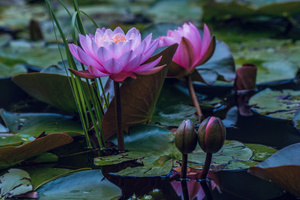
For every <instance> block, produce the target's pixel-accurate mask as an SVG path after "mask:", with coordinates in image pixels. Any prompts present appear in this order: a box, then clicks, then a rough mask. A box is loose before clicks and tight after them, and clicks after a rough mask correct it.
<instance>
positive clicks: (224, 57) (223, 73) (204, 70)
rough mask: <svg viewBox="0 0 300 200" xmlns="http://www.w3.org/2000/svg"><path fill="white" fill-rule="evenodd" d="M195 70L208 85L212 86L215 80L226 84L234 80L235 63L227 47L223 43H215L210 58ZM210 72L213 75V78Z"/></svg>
mask: <svg viewBox="0 0 300 200" xmlns="http://www.w3.org/2000/svg"><path fill="white" fill-rule="evenodd" d="M196 69H197V71H198V72H199V74H201V76H202V78H203V79H204V80H205V81H206V82H207V83H209V84H214V83H215V81H216V80H217V79H218V80H222V81H227V82H230V81H233V80H234V79H235V63H234V60H233V57H232V54H231V52H230V50H229V47H228V46H227V44H226V43H224V42H219V41H217V43H216V49H215V52H214V54H213V55H212V57H211V58H210V59H209V60H208V61H207V62H206V63H204V64H203V65H201V66H198V67H196ZM212 71H213V72H214V73H215V74H213V76H212V73H213V72H212ZM212 77H213V78H212Z"/></svg>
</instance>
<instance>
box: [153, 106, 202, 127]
mask: <svg viewBox="0 0 300 200" xmlns="http://www.w3.org/2000/svg"><path fill="white" fill-rule="evenodd" d="M155 110H156V112H155V113H154V114H153V118H152V123H159V124H160V125H165V126H176V127H177V126H178V125H179V124H180V123H181V122H182V120H184V119H190V120H192V121H193V122H194V123H196V122H197V117H196V116H195V115H194V113H195V112H196V108H195V107H193V106H189V105H183V104H177V105H170V106H168V107H165V108H164V109H155Z"/></svg>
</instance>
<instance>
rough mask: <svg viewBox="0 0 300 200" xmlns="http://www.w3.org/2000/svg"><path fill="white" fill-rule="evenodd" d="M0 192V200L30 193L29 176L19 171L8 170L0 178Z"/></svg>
mask: <svg viewBox="0 0 300 200" xmlns="http://www.w3.org/2000/svg"><path fill="white" fill-rule="evenodd" d="M0 191H1V194H0V195H1V196H0V198H1V199H6V198H8V197H11V196H14V195H19V194H25V193H27V192H30V191H32V185H31V182H30V176H29V174H28V173H27V172H26V171H24V170H21V169H10V170H8V173H6V174H4V175H3V176H1V177H0Z"/></svg>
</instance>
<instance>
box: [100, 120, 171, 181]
mask: <svg viewBox="0 0 300 200" xmlns="http://www.w3.org/2000/svg"><path fill="white" fill-rule="evenodd" d="M173 138H174V137H173V134H172V133H171V132H170V131H169V130H167V129H163V128H160V127H157V126H153V125H145V124H139V125H135V126H132V127H131V128H130V135H125V136H124V140H125V149H126V150H128V152H125V153H122V154H119V155H115V156H105V157H99V158H96V159H95V164H96V165H100V166H103V165H111V164H117V163H122V162H125V161H129V160H136V161H137V162H139V163H142V164H143V166H138V167H134V168H126V169H124V170H122V171H120V172H118V173H117V174H119V175H122V176H125V175H131V176H138V177H145V176H160V175H166V174H168V173H169V172H170V171H171V169H172V162H171V160H170V158H171V157H172V155H173V154H174V153H176V154H177V150H176V148H175V147H174V143H172V142H171V140H172V139H173ZM112 142H116V141H115V140H114V141H112ZM165 156H166V157H167V159H164V157H165Z"/></svg>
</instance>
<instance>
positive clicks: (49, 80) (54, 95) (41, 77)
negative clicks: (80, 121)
mask: <svg viewBox="0 0 300 200" xmlns="http://www.w3.org/2000/svg"><path fill="white" fill-rule="evenodd" d="M12 80H13V82H14V83H16V84H17V85H18V86H20V87H21V88H22V89H23V90H24V91H26V92H27V93H28V94H30V95H31V96H33V97H35V98H36V99H38V100H40V101H43V102H45V103H49V104H51V105H54V106H55V107H57V108H60V109H62V110H65V111H69V112H77V105H76V102H75V100H74V96H73V93H72V90H71V86H70V77H68V76H65V75H60V74H51V73H39V72H37V73H29V74H19V75H16V76H14V77H13V79H12ZM82 84H83V86H84V88H85V89H86V90H88V84H87V83H86V82H84V81H82ZM88 98H90V96H89V95H88Z"/></svg>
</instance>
